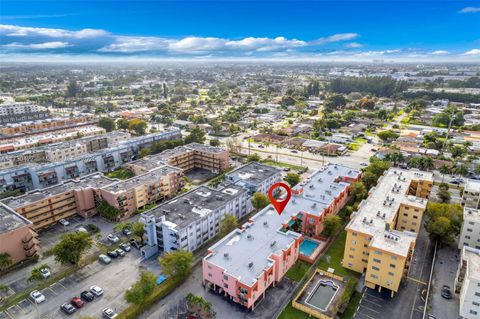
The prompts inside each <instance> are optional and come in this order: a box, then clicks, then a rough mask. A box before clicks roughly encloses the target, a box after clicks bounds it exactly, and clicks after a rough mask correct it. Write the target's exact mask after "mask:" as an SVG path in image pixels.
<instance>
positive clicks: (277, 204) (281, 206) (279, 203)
mask: <svg viewBox="0 0 480 319" xmlns="http://www.w3.org/2000/svg"><path fill="white" fill-rule="evenodd" d="M279 187H280V188H283V189H285V190H286V191H287V197H285V198H284V199H283V200H281V201H279V200H277V199H275V197H273V191H274V190H275V189H276V188H279ZM268 197H270V202H271V203H272V205H273V207H275V210H276V211H277V213H278V215H281V214H282V212H283V210H284V209H285V206H287V204H288V202H289V201H290V197H292V190H291V189H290V187H289V186H288V185H287V184H285V183H282V182H280V183H275V184H273V185H272V186H270V189H269V190H268Z"/></svg>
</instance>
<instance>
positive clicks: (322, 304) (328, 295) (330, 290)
mask: <svg viewBox="0 0 480 319" xmlns="http://www.w3.org/2000/svg"><path fill="white" fill-rule="evenodd" d="M337 290H338V286H337V285H335V284H334V283H333V281H330V280H320V281H319V282H318V283H317V286H316V287H315V289H314V290H313V292H312V293H311V294H310V295H309V296H308V298H307V300H306V301H305V302H306V303H307V304H309V305H310V306H312V307H315V308H318V309H320V310H323V311H325V310H327V308H328V306H329V305H330V302H332V300H333V297H335V294H336V293H337Z"/></svg>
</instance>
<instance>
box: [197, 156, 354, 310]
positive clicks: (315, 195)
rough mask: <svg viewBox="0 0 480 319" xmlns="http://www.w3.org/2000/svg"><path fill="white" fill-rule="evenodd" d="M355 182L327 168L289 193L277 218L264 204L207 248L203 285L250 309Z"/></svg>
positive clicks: (343, 170) (346, 171)
mask: <svg viewBox="0 0 480 319" xmlns="http://www.w3.org/2000/svg"><path fill="white" fill-rule="evenodd" d="M359 178H360V172H359V171H356V170H353V169H351V168H348V167H345V166H340V165H333V164H330V165H327V166H325V167H323V168H322V169H321V170H319V171H317V172H315V173H314V174H312V175H311V176H310V177H309V178H308V179H307V180H306V181H304V182H302V183H301V184H300V185H298V186H297V187H295V188H294V189H293V191H294V192H293V194H292V198H291V200H290V202H289V203H288V205H287V207H286V208H285V210H284V211H283V212H282V214H281V215H278V214H277V212H276V211H275V210H274V209H273V207H272V206H271V205H269V206H267V207H266V208H264V209H263V210H262V211H260V212H259V213H258V214H256V215H255V216H253V217H252V218H251V219H250V220H249V221H248V222H247V223H245V224H244V225H243V226H242V228H241V229H237V230H235V231H233V232H231V233H230V234H229V235H227V236H226V237H224V238H223V239H222V240H221V241H219V242H218V243H216V244H215V245H213V246H212V247H210V249H209V253H208V255H207V256H206V257H205V258H204V259H203V284H204V285H205V286H207V287H208V288H209V289H211V290H214V291H215V292H217V293H219V294H222V295H223V296H225V297H226V298H229V299H231V300H232V301H234V302H237V303H240V304H242V305H243V306H245V307H246V308H248V309H251V310H253V309H254V308H255V305H256V304H257V303H258V301H259V300H261V299H262V298H263V297H264V296H265V291H266V289H267V288H268V287H270V286H275V284H276V283H278V282H279V281H280V280H282V278H283V276H284V275H285V273H286V272H287V271H288V269H290V267H292V265H293V264H294V263H295V262H296V261H297V260H298V259H299V258H301V257H302V256H303V255H304V254H305V252H302V243H303V241H304V239H305V236H308V237H313V238H320V233H321V231H322V230H323V220H324V218H325V217H326V216H328V215H330V214H336V213H338V211H339V210H340V209H341V208H342V207H343V206H344V205H345V203H346V201H347V200H348V191H349V187H350V184H351V183H352V182H354V181H357V180H358V179H359ZM305 257H307V259H308V257H309V256H305Z"/></svg>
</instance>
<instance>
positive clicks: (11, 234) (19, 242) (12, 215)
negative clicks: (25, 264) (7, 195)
mask: <svg viewBox="0 0 480 319" xmlns="http://www.w3.org/2000/svg"><path fill="white" fill-rule="evenodd" d="M31 225H32V223H31V222H30V221H28V220H27V219H26V218H24V217H22V216H21V215H19V214H17V213H16V212H15V211H14V210H12V209H10V208H8V207H7V206H5V205H3V204H1V203H0V253H7V254H8V255H9V256H10V259H11V260H12V263H14V264H16V263H18V262H21V261H23V260H25V259H28V258H32V257H33V256H35V255H36V254H37V251H38V247H37V243H38V241H37V239H36V237H37V234H36V233H35V232H34V231H33V230H32V229H31V228H30V227H31Z"/></svg>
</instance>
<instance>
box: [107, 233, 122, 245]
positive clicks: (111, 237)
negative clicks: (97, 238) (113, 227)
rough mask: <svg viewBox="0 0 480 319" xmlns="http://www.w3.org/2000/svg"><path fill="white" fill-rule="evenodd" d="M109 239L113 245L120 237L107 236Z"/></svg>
mask: <svg viewBox="0 0 480 319" xmlns="http://www.w3.org/2000/svg"><path fill="white" fill-rule="evenodd" d="M107 239H108V240H109V241H111V242H112V243H117V242H118V241H119V240H120V238H118V237H117V236H115V235H114V234H109V235H108V236H107Z"/></svg>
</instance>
